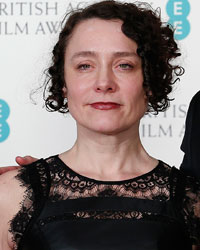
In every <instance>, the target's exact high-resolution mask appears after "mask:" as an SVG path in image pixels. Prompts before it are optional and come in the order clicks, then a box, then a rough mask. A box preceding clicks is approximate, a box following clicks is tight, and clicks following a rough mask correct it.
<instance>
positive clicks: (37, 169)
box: [9, 159, 50, 249]
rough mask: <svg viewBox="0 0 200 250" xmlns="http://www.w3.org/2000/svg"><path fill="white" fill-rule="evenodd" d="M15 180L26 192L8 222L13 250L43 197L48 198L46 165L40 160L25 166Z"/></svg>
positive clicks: (18, 244)
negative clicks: (13, 215)
mask: <svg viewBox="0 0 200 250" xmlns="http://www.w3.org/2000/svg"><path fill="white" fill-rule="evenodd" d="M16 179H17V180H18V181H19V182H20V185H21V186H23V187H25V188H26V191H25V194H24V199H23V201H22V202H21V204H20V207H21V209H20V211H19V212H18V213H17V214H16V215H15V217H14V218H13V219H12V221H10V230H9V231H10V232H11V234H12V236H13V243H14V249H18V247H19V246H20V244H21V242H22V241H23V237H24V234H25V232H26V230H27V228H28V226H29V224H30V222H31V219H32V217H33V216H34V213H35V211H36V210H37V209H38V207H40V206H41V205H40V203H41V201H42V200H44V198H43V197H46V196H48V193H49V187H50V177H49V171H48V165H47V164H46V163H45V161H44V160H42V159H41V160H38V161H37V162H34V163H32V164H30V165H26V166H24V167H22V168H21V169H20V170H19V173H18V175H17V176H16Z"/></svg>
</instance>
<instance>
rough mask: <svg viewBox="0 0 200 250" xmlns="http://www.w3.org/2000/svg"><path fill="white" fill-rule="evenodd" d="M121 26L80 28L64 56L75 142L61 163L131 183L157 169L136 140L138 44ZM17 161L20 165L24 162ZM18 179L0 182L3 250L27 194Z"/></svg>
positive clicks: (141, 97) (140, 97)
mask: <svg viewBox="0 0 200 250" xmlns="http://www.w3.org/2000/svg"><path fill="white" fill-rule="evenodd" d="M121 24H122V22H121V21H120V20H114V21H105V20H100V19H97V18H93V19H89V20H86V21H83V22H81V23H80V24H78V25H77V26H76V27H75V29H74V31H73V33H72V37H71V38H70V40H69V43H68V46H67V48H66V53H65V65H64V76H65V81H66V87H65V88H63V92H64V94H65V95H66V97H67V99H68V105H69V110H70V113H71V115H72V116H73V117H74V119H75V120H76V124H77V140H76V142H75V144H74V146H73V147H72V148H71V149H70V150H68V151H66V152H64V153H62V154H60V156H59V157H60V158H61V159H62V160H63V162H65V163H66V164H67V165H68V166H70V167H71V168H72V169H73V170H75V171H76V172H78V173H80V174H82V175H85V176H88V177H90V178H93V179H98V180H124V179H130V178H133V177H136V176H139V175H142V174H144V173H146V172H149V171H151V170H152V169H153V168H155V166H156V165H157V163H158V161H157V160H156V159H154V158H152V157H151V156H149V155H148V153H147V152H146V151H145V149H144V148H143V146H142V144H141V141H140V138H139V121H140V119H141V118H142V116H143V115H144V113H145V111H146V109H147V98H146V95H145V92H144V89H143V74H142V66H141V59H140V58H139V56H137V53H136V50H137V44H136V43H135V42H134V41H132V40H131V39H129V38H127V37H126V36H125V35H124V34H123V33H122V31H121ZM113 103H114V104H113ZM27 160H28V161H29V160H30V161H32V160H35V159H31V158H27ZM17 161H18V163H19V164H21V163H22V164H24V162H23V158H18V159H17ZM28 163H30V162H28ZM16 173H17V170H13V171H10V172H7V173H5V174H3V175H2V176H0V188H1V191H0V192H2V193H3V194H5V195H4V197H1V201H0V210H1V215H0V221H2V220H3V223H2V224H1V228H0V242H1V245H0V247H1V249H4V250H10V249H13V245H12V241H11V235H10V234H9V232H8V229H9V223H8V222H9V221H10V220H11V219H12V218H13V216H14V215H15V214H16V213H17V211H18V210H19V203H20V201H21V200H22V199H23V194H24V191H25V190H24V189H23V188H22V187H20V186H19V183H18V182H17V180H16V179H15V178H14V176H15V175H16ZM13 190H14V191H13ZM8 194H9V198H8ZM11 207H12V208H11Z"/></svg>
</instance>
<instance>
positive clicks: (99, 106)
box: [0, 1, 200, 250]
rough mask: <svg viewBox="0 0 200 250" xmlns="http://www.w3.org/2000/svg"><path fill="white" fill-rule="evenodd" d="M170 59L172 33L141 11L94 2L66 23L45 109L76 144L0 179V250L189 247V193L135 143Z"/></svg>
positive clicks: (167, 75)
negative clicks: (69, 124)
mask: <svg viewBox="0 0 200 250" xmlns="http://www.w3.org/2000/svg"><path fill="white" fill-rule="evenodd" d="M178 56H180V53H179V52H178V48H177V44H176V43H175V41H174V39H173V30H172V29H171V28H170V27H169V26H168V25H166V24H162V23H161V21H160V17H159V16H158V14H157V13H156V12H153V11H152V10H151V8H150V7H148V6H147V5H145V6H143V5H139V6H136V5H135V4H128V3H123V4H122V3H118V2H115V1H102V2H100V3H97V4H93V5H90V6H89V7H88V8H85V9H82V10H79V11H76V12H74V13H72V14H71V15H70V17H69V18H68V20H67V22H66V23H65V25H64V27H63V30H62V31H61V33H60V36H59V41H58V42H57V44H56V45H55V47H54V50H53V64H52V66H51V67H50V68H49V71H48V72H49V81H48V82H47V84H50V85H47V88H46V89H47V90H48V91H49V92H48V93H49V94H48V95H47V96H46V106H47V108H48V109H50V110H53V111H60V112H68V111H70V113H71V115H72V116H73V117H74V118H75V120H76V124H77V140H76V142H75V144H74V146H73V147H72V148H71V149H70V150H68V151H66V152H64V153H61V154H60V155H56V156H51V157H49V158H48V159H41V160H39V161H37V162H35V163H33V164H31V165H29V166H28V167H24V168H21V169H20V170H14V171H12V172H11V171H10V172H8V173H5V174H4V175H2V176H1V185H0V186H1V192H2V196H1V202H0V209H1V215H0V216H1V218H0V220H1V233H0V237H1V248H2V249H4V250H10V249H29V250H32V249H34V250H35V249H39V250H40V249H42V250H47V249H48V250H49V249H52V250H55V249H56V250H61V249H66V250H67V249H70V250H71V249H79V250H81V249H87V250H90V249H92V250H94V249H95V250H98V249H101V250H110V249H115V250H116V249H123V250H127V249H137V250H143V249H148V250H150V249H151V250H155V249H162V250H164V249H167V250H168V249H176V250H177V249H192V244H194V245H195V244H196V245H197V244H199V239H200V237H199V234H200V232H199V224H200V213H199V210H198V204H199V201H200V199H199V197H200V195H199V194H200V187H199V184H198V183H195V182H194V180H193V179H192V178H189V177H186V176H184V175H183V174H182V173H180V172H179V171H178V170H176V169H175V168H171V167H169V166H168V165H167V164H165V163H163V162H162V161H158V160H157V159H154V158H153V157H151V156H149V155H148V153H147V152H146V151H145V149H144V148H143V146H142V144H141V141H140V138H139V122H140V119H141V118H142V116H143V115H144V114H145V112H149V111H154V112H156V113H157V112H159V111H161V110H165V109H166V108H167V107H168V105H169V98H168V94H169V93H170V92H171V90H172V84H173V83H174V82H175V81H176V76H178V75H181V74H182V68H181V67H179V66H178V65H172V64H171V60H172V59H174V58H176V57H178ZM48 86H50V87H49V88H48Z"/></svg>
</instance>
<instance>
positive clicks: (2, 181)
mask: <svg viewBox="0 0 200 250" xmlns="http://www.w3.org/2000/svg"><path fill="white" fill-rule="evenodd" d="M18 173H19V170H17V169H15V170H12V171H8V172H6V173H4V174H3V175H0V211H1V213H0V221H1V227H0V242H1V243H0V249H5V250H9V249H12V242H11V237H10V234H9V228H10V225H9V222H10V221H11V220H12V218H13V217H14V216H15V215H16V214H17V213H18V211H19V210H20V202H21V201H22V200H23V196H24V193H25V187H22V186H21V185H20V182H19V181H18V180H17V178H16V176H17V175H18Z"/></svg>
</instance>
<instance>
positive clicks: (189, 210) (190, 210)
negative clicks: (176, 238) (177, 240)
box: [183, 177, 200, 245]
mask: <svg viewBox="0 0 200 250" xmlns="http://www.w3.org/2000/svg"><path fill="white" fill-rule="evenodd" d="M185 187H186V188H185V191H186V192H185V196H184V199H183V214H184V219H185V223H186V225H187V227H188V230H189V234H190V235H191V238H192V240H193V242H194V244H196V245H200V182H199V181H196V180H195V179H194V178H192V177H189V178H187V179H186V185H185Z"/></svg>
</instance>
